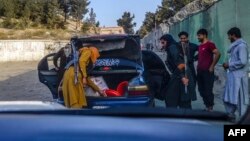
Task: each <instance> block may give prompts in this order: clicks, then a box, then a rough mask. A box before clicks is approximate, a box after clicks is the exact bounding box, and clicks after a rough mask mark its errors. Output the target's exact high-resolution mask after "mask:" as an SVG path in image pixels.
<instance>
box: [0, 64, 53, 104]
mask: <svg viewBox="0 0 250 141" xmlns="http://www.w3.org/2000/svg"><path fill="white" fill-rule="evenodd" d="M37 64H38V62H8V63H0V101H17V100H25V101H27V100H28V101H30V100H38V101H52V95H51V94H50V91H49V89H48V88H47V87H46V86H45V85H43V84H42V83H40V82H39V80H38V75H37V70H36V69H37Z"/></svg>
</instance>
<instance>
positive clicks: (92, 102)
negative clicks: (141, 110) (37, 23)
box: [87, 97, 154, 108]
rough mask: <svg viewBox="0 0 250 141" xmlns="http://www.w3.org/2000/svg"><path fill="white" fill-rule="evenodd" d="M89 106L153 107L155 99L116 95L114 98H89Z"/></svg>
mask: <svg viewBox="0 0 250 141" xmlns="http://www.w3.org/2000/svg"><path fill="white" fill-rule="evenodd" d="M87 102H88V107H89V108H95V107H105V108H108V107H152V106H153V105H154V100H153V98H151V97H128V98H124V97H114V98H95V97H88V98H87Z"/></svg>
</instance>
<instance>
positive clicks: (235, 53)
mask: <svg viewBox="0 0 250 141" xmlns="http://www.w3.org/2000/svg"><path fill="white" fill-rule="evenodd" d="M228 53H229V62H228V65H229V68H228V71H227V81H226V87H225V92H224V97H223V100H224V103H225V108H226V111H227V112H228V113H229V114H232V115H235V111H236V109H238V111H239V115H240V116H242V115H243V114H244V113H245V112H246V108H247V106H248V104H249V94H248V47H247V43H246V42H245V41H244V40H242V39H238V40H236V41H235V42H233V43H232V44H231V46H230V48H229V50H228Z"/></svg>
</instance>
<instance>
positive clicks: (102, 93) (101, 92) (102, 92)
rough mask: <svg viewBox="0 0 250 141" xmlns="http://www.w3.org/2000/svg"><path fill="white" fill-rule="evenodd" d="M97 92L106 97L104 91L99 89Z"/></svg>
mask: <svg viewBox="0 0 250 141" xmlns="http://www.w3.org/2000/svg"><path fill="white" fill-rule="evenodd" d="M98 93H99V94H100V95H101V96H103V97H107V95H106V93H105V91H102V90H100V91H98Z"/></svg>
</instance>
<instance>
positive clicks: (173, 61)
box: [160, 34, 192, 109]
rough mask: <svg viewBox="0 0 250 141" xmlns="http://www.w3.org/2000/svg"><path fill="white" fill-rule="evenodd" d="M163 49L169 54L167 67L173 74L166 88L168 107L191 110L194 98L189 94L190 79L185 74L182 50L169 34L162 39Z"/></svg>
mask: <svg viewBox="0 0 250 141" xmlns="http://www.w3.org/2000/svg"><path fill="white" fill-rule="evenodd" d="M160 41H161V45H162V48H163V49H164V50H165V51H166V52H167V60H166V65H167V67H168V69H169V71H170V72H171V73H172V74H171V79H170V81H169V82H168V86H167V88H166V91H165V94H166V99H165V103H166V107H174V108H177V107H179V108H188V109H191V99H192V96H191V95H190V94H189V92H188V91H189V90H190V89H189V88H188V90H187V92H185V87H188V84H189V79H188V78H187V76H188V75H189V74H187V75H186V74H185V71H184V70H185V64H184V59H183V55H182V52H181V48H180V46H179V45H178V43H177V42H176V41H175V40H174V39H173V37H172V36H171V35H169V34H165V35H163V36H162V37H161V38H160Z"/></svg>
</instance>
